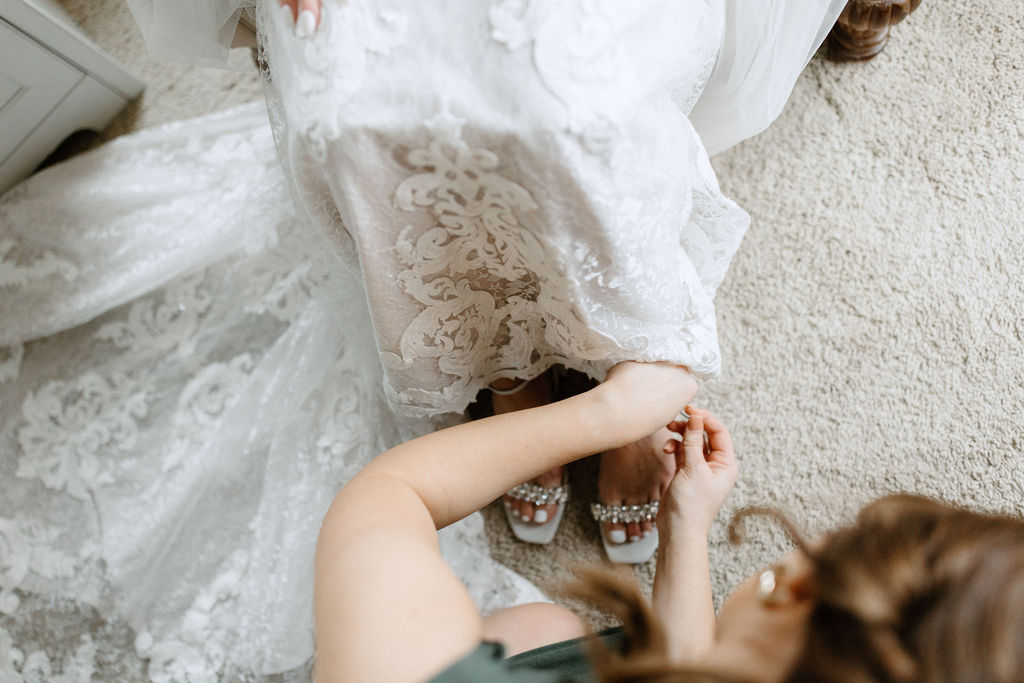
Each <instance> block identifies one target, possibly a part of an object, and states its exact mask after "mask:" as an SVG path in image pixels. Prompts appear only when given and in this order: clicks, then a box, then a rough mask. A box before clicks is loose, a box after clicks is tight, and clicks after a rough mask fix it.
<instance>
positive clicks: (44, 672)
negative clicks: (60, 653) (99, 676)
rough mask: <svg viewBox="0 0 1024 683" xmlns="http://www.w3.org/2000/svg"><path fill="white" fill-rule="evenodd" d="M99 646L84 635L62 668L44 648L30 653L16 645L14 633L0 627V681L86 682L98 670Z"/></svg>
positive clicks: (24, 682) (13, 682)
mask: <svg viewBox="0 0 1024 683" xmlns="http://www.w3.org/2000/svg"><path fill="white" fill-rule="evenodd" d="M96 649H97V648H96V645H95V644H94V643H93V640H92V638H91V637H90V636H89V635H88V634H86V635H83V636H82V638H81V640H80V642H79V644H78V647H76V648H75V651H74V652H73V653H72V654H71V656H69V657H68V658H67V659H66V660H65V661H64V662H62V663H61V666H60V667H59V669H60V671H61V673H59V674H58V673H56V670H57V668H58V667H55V666H54V663H53V660H52V659H51V658H50V656H49V655H47V654H46V653H45V652H43V651H42V650H32V651H30V652H29V653H28V654H26V653H25V652H23V651H22V650H21V649H20V648H17V647H15V646H14V641H13V639H12V638H11V634H10V633H8V632H7V630H6V629H4V628H2V627H0V680H2V681H3V682H4V683H84V682H85V681H91V680H92V679H93V676H94V675H95V673H96Z"/></svg>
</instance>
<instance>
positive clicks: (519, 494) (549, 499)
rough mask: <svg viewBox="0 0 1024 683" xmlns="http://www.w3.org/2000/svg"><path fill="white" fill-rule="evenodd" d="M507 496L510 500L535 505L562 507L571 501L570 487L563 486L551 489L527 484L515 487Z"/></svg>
mask: <svg viewBox="0 0 1024 683" xmlns="http://www.w3.org/2000/svg"><path fill="white" fill-rule="evenodd" d="M506 495H507V496H508V497H509V498H515V499H516V500H522V501H525V502H527V503H533V504H534V505H561V504H562V503H564V502H566V501H567V500H569V485H568V484H562V485H560V486H553V487H550V488H549V487H547V486H541V485H540V484H534V483H532V482H526V483H525V484H519V485H518V486H513V487H512V488H511V489H509V491H508V493H507V494H506Z"/></svg>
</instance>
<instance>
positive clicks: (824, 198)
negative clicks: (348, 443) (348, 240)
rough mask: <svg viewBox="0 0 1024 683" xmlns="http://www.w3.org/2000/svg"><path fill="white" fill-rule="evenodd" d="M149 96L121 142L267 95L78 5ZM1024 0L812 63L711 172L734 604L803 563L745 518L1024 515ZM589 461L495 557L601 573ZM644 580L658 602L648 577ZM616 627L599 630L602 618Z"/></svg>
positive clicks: (250, 80) (502, 541)
mask: <svg viewBox="0 0 1024 683" xmlns="http://www.w3.org/2000/svg"><path fill="white" fill-rule="evenodd" d="M64 4H65V6H66V8H67V9H68V11H69V12H70V13H71V14H72V16H73V17H74V18H75V19H76V20H78V21H79V22H80V23H81V24H82V26H83V27H84V29H85V30H86V31H87V32H88V33H90V34H91V35H92V36H93V37H94V38H95V39H96V41H97V42H98V43H99V44H101V45H102V46H103V47H104V48H105V49H107V50H108V51H109V52H111V53H112V54H113V55H114V56H115V57H116V58H117V59H118V60H119V61H121V62H122V63H125V64H129V65H131V68H132V70H133V71H134V72H135V73H136V74H137V75H139V76H140V77H141V78H142V79H143V80H145V81H146V82H147V84H148V88H147V90H146V92H145V94H144V95H143V97H142V98H141V100H140V101H139V102H137V103H136V104H134V105H133V106H132V107H130V108H129V109H128V110H126V112H125V113H124V114H123V115H122V116H121V117H120V118H119V119H118V120H117V121H115V122H114V124H113V125H112V126H111V127H110V129H108V131H106V132H105V136H106V137H108V138H109V137H112V136H115V135H118V134H122V133H124V132H128V131H131V130H136V129H138V128H141V127H146V126H150V125H154V124H157V123H162V122H165V121H170V120H174V119H178V118H183V117H187V116H193V115H199V114H202V113H206V112H210V111H215V110H218V109H223V108H226V107H228V106H231V105H234V104H238V103H241V102H246V101H251V100H253V99H258V98H260V97H261V90H260V84H259V78H258V76H257V74H256V73H255V70H254V69H253V68H252V66H251V60H249V58H248V55H246V54H244V53H243V54H240V55H236V57H237V60H236V63H237V64H239V65H240V67H242V68H243V70H242V71H238V72H231V71H218V70H211V69H206V68H201V67H188V66H181V65H168V64H163V63H158V62H155V61H153V60H151V59H150V58H149V57H148V56H147V55H146V54H145V48H144V46H143V44H142V40H141V37H140V36H139V34H138V31H137V29H136V28H135V25H134V23H133V21H132V19H131V15H130V13H129V12H128V11H127V9H126V8H125V6H124V5H123V3H122V2H121V1H120V0H103V1H102V2H94V1H92V0H88V1H87V0H66V1H65V2H64ZM1017 10H1018V8H1017V3H1016V2H1015V1H1014V0H993V1H992V2H988V3H981V4H974V5H971V7H969V8H968V7H967V6H960V5H958V4H957V3H943V2H935V1H928V0H926V2H924V3H923V4H922V6H921V8H920V9H919V10H918V11H917V12H915V13H914V14H913V15H912V16H911V17H909V18H908V19H907V20H906V21H905V22H904V23H903V24H900V25H899V26H897V27H896V28H895V29H894V31H893V39H892V41H891V43H890V45H889V46H888V47H887V48H886V50H885V52H883V53H882V54H881V55H880V56H879V57H877V58H876V59H875V60H874V61H872V62H869V63H866V64H834V63H830V62H827V61H825V60H823V59H822V58H821V57H818V58H816V59H815V60H814V61H812V63H811V64H810V65H809V66H808V68H807V70H806V71H805V72H804V74H803V75H802V76H801V78H800V80H799V82H798V83H797V86H796V89H795V91H794V93H793V96H792V98H791V100H790V102H789V104H788V106H787V108H786V110H785V112H784V113H783V114H782V116H781V117H780V118H779V119H778V120H777V121H776V122H775V123H774V124H773V125H772V127H771V128H769V129H768V131H766V132H765V133H763V134H761V135H759V136H757V137H756V138H753V139H751V140H748V141H746V142H744V143H742V144H741V145H739V146H737V147H736V148H734V149H732V150H729V151H728V152H726V153H724V154H722V155H720V156H719V157H717V158H715V159H714V160H713V161H714V166H715V168H716V170H717V172H718V175H719V180H720V182H721V185H722V187H723V189H724V190H725V192H726V194H727V195H729V196H731V197H732V198H734V199H735V200H736V201H737V202H738V203H739V204H740V205H741V206H743V207H745V208H746V209H747V210H748V211H749V212H750V214H751V217H752V221H753V222H752V226H751V229H750V232H749V234H748V236H747V238H746V240H745V241H744V243H743V244H742V246H741V247H740V251H739V254H738V256H737V257H736V259H735V261H734V263H733V265H732V269H731V271H730V273H729V275H728V277H727V279H726V281H725V283H724V285H723V286H722V288H721V289H720V293H719V296H718V302H717V303H718V318H719V333H720V337H721V344H722V351H723V355H724V360H725V363H724V372H723V376H722V379H721V380H720V381H717V382H712V383H708V384H706V385H705V386H704V387H703V389H702V392H701V394H700V396H699V398H698V401H697V403H698V404H699V405H702V406H705V407H707V408H709V409H711V410H713V411H714V412H716V413H717V414H718V415H719V416H720V417H722V418H723V419H724V420H725V421H726V423H727V424H728V425H729V426H730V427H731V429H732V432H733V435H734V439H735V442H736V447H737V452H738V456H739V459H740V463H741V468H742V472H741V477H740V482H739V483H738V484H737V486H736V489H735V491H734V492H733V494H732V495H731V497H730V499H729V500H728V502H727V504H726V509H725V510H724V511H723V514H722V515H721V516H720V518H719V521H718V523H717V525H716V527H715V529H714V530H713V533H712V537H711V543H710V551H711V565H712V567H711V573H712V580H713V583H714V587H715V594H716V598H719V599H720V598H721V597H722V595H724V594H725V593H726V592H728V591H729V590H731V588H732V587H734V586H735V585H736V583H737V582H738V581H739V580H740V579H741V578H742V577H743V576H746V575H748V574H750V573H751V572H753V571H755V570H757V569H758V568H759V567H761V566H763V565H765V564H768V563H770V562H771V561H772V560H773V559H774V558H775V557H776V556H777V555H779V554H780V553H781V552H783V551H784V550H785V549H786V548H787V542H786V539H785V538H784V536H783V534H782V533H781V532H780V531H779V530H777V529H775V528H772V527H771V526H770V525H769V524H766V523H760V522H757V521H754V522H752V523H748V524H747V527H748V533H747V539H746V540H745V541H744V543H743V544H742V545H741V546H740V547H738V548H734V547H732V546H730V545H729V543H728V542H727V541H726V539H725V534H724V528H725V522H726V521H727V520H728V517H729V514H730V513H731V512H733V511H735V510H736V509H738V508H740V507H742V506H745V505H752V504H766V505H772V506H775V507H778V508H779V509H781V510H783V511H785V512H786V513H788V514H789V515H790V516H791V517H792V518H793V519H794V520H795V521H796V522H797V523H798V525H800V526H802V527H803V528H804V529H806V531H807V532H808V533H809V534H816V533H819V532H821V531H824V530H826V529H828V528H830V527H832V526H834V525H836V524H840V523H844V522H848V521H850V520H851V519H852V518H853V516H854V515H855V513H856V511H857V510H858V509H859V508H860V507H861V506H862V505H863V504H864V503H866V502H868V501H870V500H872V499H874V498H876V497H878V496H880V495H883V494H887V493H892V492H901V491H906V492H914V493H922V494H926V495H930V496H936V497H939V498H942V499H945V500H948V501H951V502H955V503H960V504H965V505H968V506H972V507H977V508H984V509H992V510H1001V511H1007V512H1012V513H1015V514H1024V426H1022V425H1024V206H1022V201H1024V200H1022V197H1024V161H1022V160H1024V96H1022V92H1024V89H1022V88H1021V85H1020V84H1021V83H1022V82H1024V58H1022V50H1021V47H1020V46H1021V45H1022V44H1024V26H1022V19H1021V16H1020V13H1019V12H1018V11H1017ZM594 472H595V463H582V464H580V465H578V466H574V468H573V471H572V474H573V478H574V481H573V483H574V484H575V485H576V486H575V491H574V500H573V501H572V503H571V509H570V512H569V514H568V515H567V516H566V519H565V521H564V522H563V528H562V529H561V530H560V531H559V534H558V536H557V537H556V540H555V541H554V543H553V544H552V545H550V546H547V547H535V546H526V545H523V544H520V543H517V542H516V541H514V540H513V539H512V538H511V536H510V534H509V533H508V531H507V527H506V526H505V522H504V519H503V516H502V514H501V511H500V509H498V508H497V507H496V506H492V507H491V508H490V509H488V510H487V513H486V516H487V529H488V533H489V535H490V537H491V543H492V550H493V551H494V553H495V555H496V556H497V557H499V559H501V560H502V561H504V562H506V563H507V564H509V565H510V566H512V567H513V568H515V569H517V570H518V571H520V572H521V573H523V574H524V575H525V576H527V577H528V578H530V579H532V580H534V581H537V582H538V583H540V584H541V585H542V586H544V587H546V588H554V587H557V586H558V585H559V584H560V583H562V582H564V581H566V580H568V579H570V578H571V576H572V567H573V566H574V564H576V563H586V562H592V561H598V560H600V558H601V556H602V552H601V550H600V544H599V539H598V536H597V531H596V528H595V525H594V524H593V523H592V522H591V521H590V520H589V519H587V517H586V514H585V508H586V503H587V502H588V501H589V500H590V499H591V498H592V497H593V496H594V495H595V492H594V478H595V477H594ZM636 573H637V576H638V577H639V579H640V580H641V582H643V583H644V584H645V585H647V586H649V585H650V580H651V578H652V576H653V563H651V564H650V565H648V566H643V567H639V568H637V570H636ZM599 621H600V619H599Z"/></svg>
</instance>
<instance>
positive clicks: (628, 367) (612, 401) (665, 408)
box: [598, 361, 697, 443]
mask: <svg viewBox="0 0 1024 683" xmlns="http://www.w3.org/2000/svg"><path fill="white" fill-rule="evenodd" d="M598 388H599V389H600V390H601V391H602V393H603V395H604V400H605V401H607V402H608V403H609V405H610V408H611V410H610V417H612V418H614V419H617V420H622V421H623V422H621V423H617V424H623V426H624V427H625V428H626V429H627V430H628V431H630V432H635V434H634V435H633V437H632V438H631V439H630V440H629V441H626V442H625V443H630V442H631V441H635V440H637V439H641V438H643V437H645V436H649V435H650V434H653V433H654V432H655V431H657V430H658V429H661V427H663V426H664V425H665V423H667V422H668V421H669V420H671V419H672V418H674V417H676V416H677V415H678V414H679V411H680V410H681V409H682V407H683V406H685V405H686V404H687V403H689V402H690V401H691V400H693V397H694V396H695V395H696V394H697V380H695V379H694V378H693V375H691V374H690V371H689V370H688V369H687V368H686V367H685V366H683V365H676V364H675V363H665V362H660V363H638V362H636V361H625V362H623V363H619V364H618V365H616V366H615V367H613V368H612V369H611V370H609V371H608V376H607V378H606V379H605V381H604V383H603V384H601V386H600V387H598Z"/></svg>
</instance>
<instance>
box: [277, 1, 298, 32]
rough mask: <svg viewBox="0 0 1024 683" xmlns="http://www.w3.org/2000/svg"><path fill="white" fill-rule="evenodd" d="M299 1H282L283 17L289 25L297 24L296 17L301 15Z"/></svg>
mask: <svg viewBox="0 0 1024 683" xmlns="http://www.w3.org/2000/svg"><path fill="white" fill-rule="evenodd" d="M298 7H299V0H281V15H282V16H284V17H285V18H286V19H287V20H288V25H289V26H292V25H294V24H295V17H297V16H298V15H299V9H298Z"/></svg>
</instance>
